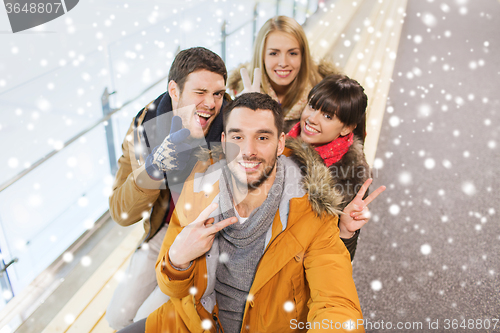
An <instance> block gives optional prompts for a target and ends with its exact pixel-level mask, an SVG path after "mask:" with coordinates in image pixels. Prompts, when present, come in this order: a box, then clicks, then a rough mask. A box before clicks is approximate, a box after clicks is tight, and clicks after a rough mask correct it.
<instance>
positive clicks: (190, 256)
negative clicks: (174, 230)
mask: <svg viewBox="0 0 500 333" xmlns="http://www.w3.org/2000/svg"><path fill="white" fill-rule="evenodd" d="M217 206H218V205H217V204H216V203H212V204H210V205H209V206H208V207H207V208H205V209H204V210H203V211H202V212H201V213H200V215H199V216H198V217H197V218H196V220H194V221H193V222H191V223H190V224H188V225H187V226H185V227H184V228H183V229H182V231H181V232H180V233H179V234H178V235H177V237H176V238H175V240H174V242H173V243H172V246H170V250H169V252H168V255H169V258H170V262H171V263H172V264H173V265H174V266H175V267H177V268H182V269H184V268H187V267H188V266H189V263H190V262H191V261H193V260H194V259H196V258H198V257H200V256H202V255H204V254H205V253H207V252H208V250H210V248H211V247H212V244H213V242H214V238H215V235H216V234H217V232H219V231H220V230H222V229H224V228H225V227H227V226H229V225H231V224H233V223H236V222H237V221H238V219H237V218H236V217H230V218H228V219H225V220H222V221H219V222H218V223H216V224H214V218H213V217H211V218H209V216H210V214H212V212H213V211H215V210H216V209H217Z"/></svg>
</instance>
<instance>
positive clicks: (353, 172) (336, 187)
mask: <svg viewBox="0 0 500 333" xmlns="http://www.w3.org/2000/svg"><path fill="white" fill-rule="evenodd" d="M286 147H287V148H288V149H287V150H286V151H285V154H286V155H287V156H290V157H292V159H293V160H294V161H295V162H297V164H298V165H299V166H300V168H301V170H302V172H303V174H304V176H305V177H307V175H312V174H314V175H316V177H320V178H321V179H323V180H324V181H323V184H322V186H323V187H324V189H321V190H322V191H335V192H336V193H338V194H340V196H341V198H342V200H341V202H339V204H338V205H337V206H335V207H332V208H331V209H330V213H331V214H340V213H341V212H342V211H343V210H344V208H345V207H346V206H347V205H348V204H349V203H350V202H351V201H352V199H354V197H355V196H356V194H357V193H358V191H359V189H360V188H361V186H362V185H363V183H364V182H365V181H366V180H367V179H368V178H370V167H369V165H368V163H367V162H366V159H365V154H364V152H363V144H362V143H361V140H359V139H358V138H357V137H356V136H355V137H354V142H353V144H352V145H351V147H350V148H349V150H348V151H347V153H345V155H344V156H343V157H342V158H341V159H340V161H338V162H337V163H334V164H332V165H331V166H330V167H327V166H326V165H325V163H324V162H323V159H322V158H321V156H320V155H319V154H318V152H317V151H316V150H315V149H314V147H312V146H311V145H309V144H307V143H305V142H304V141H302V140H301V139H300V138H287V140H286ZM332 195H335V194H334V193H332ZM358 235H359V230H357V231H356V233H355V235H354V236H353V237H352V238H350V239H342V241H343V242H344V244H345V246H346V247H347V250H349V253H350V254H351V260H352V259H353V258H354V254H355V253H356V246H357V243H358Z"/></svg>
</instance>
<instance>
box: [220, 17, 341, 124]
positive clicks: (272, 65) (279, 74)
mask: <svg viewBox="0 0 500 333" xmlns="http://www.w3.org/2000/svg"><path fill="white" fill-rule="evenodd" d="M241 68H245V69H248V72H250V73H251V77H250V79H251V80H255V78H254V75H255V73H254V70H255V69H257V68H260V69H262V83H261V91H262V92H265V93H267V94H268V95H270V96H271V97H272V98H273V99H275V100H276V101H278V102H279V103H280V104H281V107H282V108H283V110H284V111H285V130H287V131H288V129H289V128H290V127H291V126H292V125H294V124H295V123H297V122H298V121H299V119H300V114H301V113H302V110H304V108H305V106H306V105H307V95H308V93H309V91H310V90H311V89H312V87H313V86H315V85H316V84H317V83H318V82H319V81H321V79H322V78H323V77H325V76H326V75H329V74H333V73H336V72H337V70H336V69H335V67H334V66H333V64H331V63H329V62H328V61H325V60H322V61H320V63H319V64H316V63H315V62H314V61H313V59H312V57H311V53H310V51H309V44H308V42H307V38H306V35H305V33H304V30H303V29H302V27H301V26H300V24H298V23H297V21H295V20H294V19H292V18H290V17H287V16H276V17H273V18H271V19H269V20H268V21H267V22H266V23H264V25H263V26H262V28H261V29H260V31H259V33H258V34H257V38H256V39H255V44H254V52H253V56H252V60H251V61H250V63H247V64H243V65H241V66H240V67H239V68H237V69H236V70H234V71H233V72H232V73H230V75H229V79H228V87H229V89H231V90H233V92H234V94H235V95H236V94H237V93H239V92H241V91H242V90H243V88H244V87H243V82H242V79H241V77H242V75H241V73H240V69H241Z"/></svg>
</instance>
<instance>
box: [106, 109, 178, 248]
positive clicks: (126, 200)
mask: <svg viewBox="0 0 500 333" xmlns="http://www.w3.org/2000/svg"><path fill="white" fill-rule="evenodd" d="M151 104H152V103H150V104H148V106H146V107H145V108H144V110H143V111H142V113H141V114H140V115H139V116H138V119H137V120H138V121H139V124H141V123H142V122H143V120H144V117H145V116H146V113H147V112H148V107H150V106H151ZM135 121H136V119H135V118H134V120H133V121H132V124H130V127H129V129H128V131H127V134H126V135H125V139H124V140H123V143H122V156H120V158H119V159H118V171H117V172H116V176H115V182H114V184H113V192H112V194H111V196H110V197H109V212H110V214H111V217H112V218H113V220H114V221H115V222H116V223H118V224H120V225H122V226H129V225H132V224H134V223H136V222H138V221H140V220H141V219H143V224H144V236H143V241H148V240H149V239H150V238H151V237H153V236H154V234H155V233H156V231H158V229H160V227H161V225H162V224H163V220H164V218H165V214H166V212H167V209H168V204H169V201H170V191H169V190H168V188H167V189H163V190H151V189H144V188H141V187H139V186H138V185H137V184H136V182H135V177H136V176H137V171H136V170H138V169H139V167H140V165H139V163H141V165H143V164H144V160H143V158H142V157H141V158H140V160H139V161H138V160H137V159H136V155H135V150H134V141H136V142H137V140H141V138H139V137H138V135H139V134H138V133H139V132H137V131H135V133H134V122H135ZM134 135H136V136H137V137H136V138H135V139H136V140H134ZM134 171H136V173H135V174H134ZM144 172H145V171H144Z"/></svg>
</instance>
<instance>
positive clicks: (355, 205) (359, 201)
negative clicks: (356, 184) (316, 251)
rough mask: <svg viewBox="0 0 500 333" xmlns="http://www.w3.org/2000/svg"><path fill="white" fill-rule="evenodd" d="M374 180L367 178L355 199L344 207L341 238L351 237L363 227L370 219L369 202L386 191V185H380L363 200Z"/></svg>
mask: <svg viewBox="0 0 500 333" xmlns="http://www.w3.org/2000/svg"><path fill="white" fill-rule="evenodd" d="M372 181H373V179H372V178H369V179H367V180H366V181H365V183H364V184H363V186H361V188H360V189H359V192H358V194H356V196H355V197H354V199H352V201H351V202H350V203H349V204H348V205H347V206H346V207H345V208H344V214H342V215H341V216H340V220H339V229H340V237H341V238H351V237H352V236H354V232H355V231H356V230H358V229H361V227H362V226H364V225H365V224H366V223H368V221H369V220H370V211H369V209H368V204H369V203H370V202H372V201H373V200H374V199H375V198H376V197H378V195H379V194H380V193H382V192H384V191H385V188H386V187H385V186H380V187H379V188H377V189H376V190H375V191H373V192H372V193H371V194H370V195H369V196H368V197H366V199H364V200H363V196H364V195H365V193H366V191H367V190H368V187H369V186H370V184H371V183H372Z"/></svg>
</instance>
